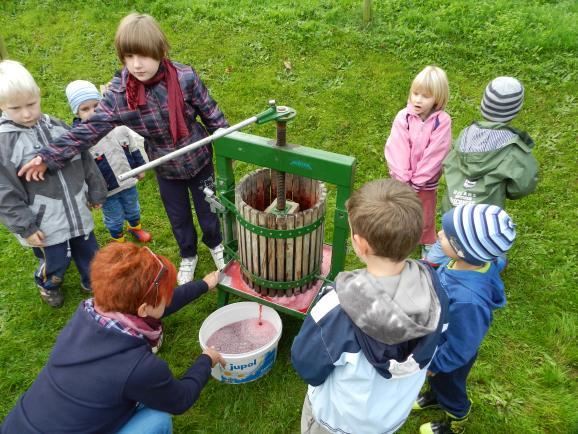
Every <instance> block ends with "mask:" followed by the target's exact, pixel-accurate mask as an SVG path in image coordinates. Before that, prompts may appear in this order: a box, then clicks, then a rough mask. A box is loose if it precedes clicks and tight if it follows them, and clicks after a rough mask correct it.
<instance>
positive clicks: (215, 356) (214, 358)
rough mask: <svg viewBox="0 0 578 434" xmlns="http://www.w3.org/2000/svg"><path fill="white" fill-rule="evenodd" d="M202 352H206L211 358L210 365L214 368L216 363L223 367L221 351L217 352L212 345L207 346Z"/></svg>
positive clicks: (223, 360)
mask: <svg viewBox="0 0 578 434" xmlns="http://www.w3.org/2000/svg"><path fill="white" fill-rule="evenodd" d="M203 354H206V355H207V356H209V357H210V358H211V367H213V368H214V367H215V365H216V364H217V363H220V364H221V366H222V367H223V368H224V367H225V359H223V356H221V353H219V352H218V351H217V350H215V349H214V348H213V347H211V348H207V349H206V350H205V351H203Z"/></svg>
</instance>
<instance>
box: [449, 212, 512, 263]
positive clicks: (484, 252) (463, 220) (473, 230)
mask: <svg viewBox="0 0 578 434" xmlns="http://www.w3.org/2000/svg"><path fill="white" fill-rule="evenodd" d="M515 226H516V225H515V224H514V222H512V219H511V218H510V216H509V215H508V214H507V213H506V211H504V210H503V209H502V208H500V207H499V206H495V205H485V204H478V205H474V204H468V205H460V206H458V207H456V208H453V209H451V210H449V211H448V212H446V213H445V214H444V215H443V217H442V228H443V230H444V233H445V235H446V237H447V239H448V241H449V242H450V244H451V246H452V247H453V249H454V250H455V251H456V254H457V255H458V257H460V258H462V259H463V260H464V261H466V262H467V263H469V264H472V265H482V264H483V263H485V262H490V261H492V260H493V259H495V258H497V257H499V256H502V255H503V254H504V253H506V252H507V251H508V250H509V249H510V247H512V244H513V242H514V238H516V229H515Z"/></svg>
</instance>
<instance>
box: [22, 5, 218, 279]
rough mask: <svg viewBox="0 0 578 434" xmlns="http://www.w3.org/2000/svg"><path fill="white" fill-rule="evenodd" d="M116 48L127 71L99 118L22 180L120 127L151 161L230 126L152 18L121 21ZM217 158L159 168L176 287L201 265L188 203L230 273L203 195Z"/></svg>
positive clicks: (202, 155) (49, 151) (201, 155)
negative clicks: (177, 260) (176, 255)
mask: <svg viewBox="0 0 578 434" xmlns="http://www.w3.org/2000/svg"><path fill="white" fill-rule="evenodd" d="M114 45H115V48H116V53H117V56H118V59H119V60H120V61H121V62H122V64H123V69H122V71H121V72H120V74H116V75H115V76H114V77H113V79H112V80H111V82H110V84H109V85H108V90H107V92H106V94H105V95H104V96H103V98H102V100H101V102H100V103H99V105H98V108H97V110H96V111H95V114H94V115H93V116H92V117H91V118H90V119H89V120H88V121H87V122H83V123H82V124H80V125H77V126H76V127H74V128H73V129H72V130H71V131H70V132H68V133H67V134H64V135H63V136H61V137H60V138H59V139H58V140H54V141H53V142H52V143H51V144H50V145H49V146H47V147H46V148H44V149H42V150H41V151H40V152H39V155H38V156H37V157H36V158H35V159H34V160H32V161H31V162H30V163H28V164H27V165H25V166H24V167H22V169H20V172H19V175H20V176H23V175H24V176H26V179H27V180H30V179H34V180H38V179H41V177H42V174H43V173H44V171H46V169H47V167H50V168H51V169H54V168H59V167H61V166H62V164H64V162H66V161H67V160H68V159H69V158H71V157H72V156H73V155H76V154H78V153H79V152H80V151H83V150H86V149H88V148H90V147H91V146H93V145H95V144H96V143H97V142H98V141H99V140H100V139H101V138H102V137H104V136H105V135H106V134H108V133H109V132H110V131H111V130H113V129H114V128H115V127H117V126H119V125H126V126H127V127H128V128H130V129H131V130H133V131H134V132H136V133H137V134H140V135H141V136H143V137H144V138H145V150H146V152H147V154H148V157H149V159H150V160H155V159H157V158H159V157H161V156H163V155H166V154H168V153H169V152H172V151H175V150H177V149H181V148H183V147H185V146H187V145H189V144H191V143H193V142H196V141H198V140H201V139H203V138H205V137H207V136H208V135H209V134H212V133H214V132H215V131H216V130H218V129H219V128H225V127H228V126H229V124H228V122H227V120H226V119H225V116H224V115H223V113H222V112H221V110H220V109H219V106H218V105H217V103H216V102H215V100H213V98H211V95H210V94H209V91H208V90H207V88H206V87H205V85H204V83H203V82H202V81H201V78H200V77H199V76H198V75H197V73H196V71H195V70H194V69H193V68H192V67H191V66H188V65H183V64H181V63H178V62H175V61H173V60H169V58H168V55H169V49H170V46H169V43H168V41H167V38H166V36H165V34H164V32H163V31H162V29H161V27H160V25H159V23H158V22H157V21H156V20H155V19H154V18H153V17H151V16H150V15H147V14H138V13H132V14H129V15H127V16H126V17H124V18H123V19H122V20H121V22H120V24H119V26H118V28H117V31H116V35H115V38H114ZM212 158H213V149H212V147H211V145H210V144H209V145H207V146H203V147H201V148H199V149H196V150H194V151H191V152H188V153H185V154H183V155H181V156H179V157H177V158H175V159H173V160H171V161H167V162H166V163H164V164H161V165H160V166H157V167H156V168H155V172H156V175H157V176H156V177H157V181H158V183H159V191H160V196H161V200H162V201H163V205H164V207H165V211H166V213H167V216H168V218H169V222H170V223H171V229H172V231H173V235H174V237H175V239H176V241H177V244H178V246H179V251H180V256H181V264H180V266H179V272H178V274H177V281H178V283H179V285H182V284H184V283H186V282H189V281H191V280H192V279H193V276H194V274H195V268H196V266H197V261H198V256H197V240H198V237H197V231H196V229H195V225H194V222H193V215H192V212H191V197H192V200H193V204H194V206H195V212H196V215H197V220H198V223H199V226H200V227H201V231H202V233H203V236H202V241H203V243H204V244H205V245H206V246H207V247H208V248H209V251H210V252H211V256H212V257H213V261H214V262H215V265H216V266H217V268H218V269H222V268H223V267H224V266H225V260H224V249H223V244H222V237H221V231H220V225H219V219H218V218H217V216H216V214H215V213H213V212H211V208H210V206H209V204H208V203H207V201H206V200H205V194H204V193H203V189H204V188H205V187H207V186H212V185H213V178H214V168H213V160H212Z"/></svg>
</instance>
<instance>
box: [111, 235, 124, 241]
mask: <svg viewBox="0 0 578 434" xmlns="http://www.w3.org/2000/svg"><path fill="white" fill-rule="evenodd" d="M110 239H111V240H112V241H114V242H115V243H124V242H125V241H126V239H125V238H124V235H123V234H121V235H120V236H118V237H113V236H112V235H111V237H110Z"/></svg>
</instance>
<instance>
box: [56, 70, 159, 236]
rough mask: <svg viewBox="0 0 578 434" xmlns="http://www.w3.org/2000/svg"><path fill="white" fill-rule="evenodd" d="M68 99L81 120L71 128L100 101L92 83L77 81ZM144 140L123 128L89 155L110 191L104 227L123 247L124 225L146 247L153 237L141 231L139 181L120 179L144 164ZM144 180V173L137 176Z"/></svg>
mask: <svg viewBox="0 0 578 434" xmlns="http://www.w3.org/2000/svg"><path fill="white" fill-rule="evenodd" d="M66 98H67V99H68V104H69V105H70V108H71V109H72V113H74V115H75V116H78V117H76V118H75V119H74V121H73V122H72V126H76V125H78V124H79V123H80V122H82V121H86V120H88V119H89V118H90V117H91V116H92V115H93V114H94V110H95V109H96V106H97V105H98V102H99V101H100V100H101V96H100V93H98V90H97V89H96V86H95V85H94V84H92V83H91V82H89V81H85V80H75V81H73V82H71V83H69V84H68V86H66ZM142 142H143V138H142V137H141V136H139V135H138V134H136V133H135V132H133V131H131V130H130V129H129V128H127V127H125V126H124V125H123V126H120V127H117V128H115V129H114V130H112V131H111V132H110V133H108V134H107V136H106V137H104V138H103V139H102V140H100V141H99V142H98V143H97V144H96V145H95V146H93V147H92V148H90V154H91V155H92V156H93V157H94V161H95V162H96V165H97V166H98V169H99V170H100V173H102V176H103V178H104V180H105V181H106V186H107V188H108V197H107V198H106V201H105V202H104V204H103V205H102V214H103V217H104V225H105V226H106V228H107V229H108V231H109V232H110V236H111V237H112V239H113V241H116V242H119V243H124V241H125V238H124V233H123V230H124V222H125V220H126V221H127V222H128V232H129V233H130V234H132V235H133V236H134V237H135V238H136V239H137V240H138V241H140V242H143V243H147V242H149V241H150V240H151V239H152V237H151V234H150V233H148V232H147V231H144V230H143V229H142V225H141V222H140V204H139V200H138V191H137V189H136V183H137V180H136V179H135V178H130V179H127V180H124V181H120V180H119V179H118V175H120V174H121V173H125V172H128V171H129V170H131V169H134V168H135V167H138V166H141V165H143V164H145V160H144V158H143V156H142V154H141V147H142ZM137 178H138V179H142V178H144V173H141V174H139V175H137Z"/></svg>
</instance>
